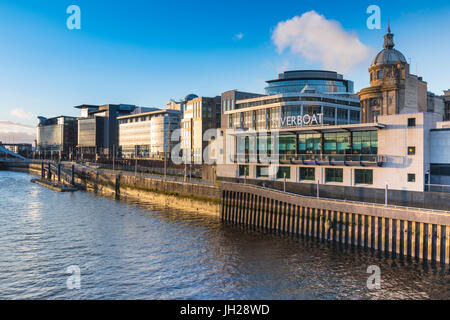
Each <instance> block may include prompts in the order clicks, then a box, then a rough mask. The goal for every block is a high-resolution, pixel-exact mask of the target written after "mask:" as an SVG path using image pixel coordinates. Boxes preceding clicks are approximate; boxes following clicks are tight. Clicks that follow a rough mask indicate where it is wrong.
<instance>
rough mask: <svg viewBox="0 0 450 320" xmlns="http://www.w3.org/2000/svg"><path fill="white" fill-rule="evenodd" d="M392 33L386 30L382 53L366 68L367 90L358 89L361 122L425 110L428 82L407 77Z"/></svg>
mask: <svg viewBox="0 0 450 320" xmlns="http://www.w3.org/2000/svg"><path fill="white" fill-rule="evenodd" d="M394 47H395V43H394V34H393V33H391V28H390V27H388V30H387V33H386V35H385V36H384V45H383V50H381V51H380V52H379V53H378V54H377V55H376V56H375V58H374V59H373V61H372V64H371V66H370V68H369V73H370V87H368V88H365V89H363V90H361V91H360V92H359V93H358V95H359V96H360V100H361V122H362V123H370V122H375V121H376V119H377V116H379V115H391V114H400V113H417V112H422V111H426V108H427V106H426V104H427V83H426V82H424V81H422V78H419V77H417V76H415V75H412V74H410V72H409V64H408V63H407V61H406V59H405V56H404V55H403V54H402V53H401V52H400V51H398V50H396V49H394Z"/></svg>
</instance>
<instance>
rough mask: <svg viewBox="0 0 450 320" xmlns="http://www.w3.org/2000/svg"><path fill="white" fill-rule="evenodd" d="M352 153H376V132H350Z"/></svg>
mask: <svg viewBox="0 0 450 320" xmlns="http://www.w3.org/2000/svg"><path fill="white" fill-rule="evenodd" d="M352 142H353V143H352V149H353V154H377V153H378V132H377V131H361V132H353V133H352Z"/></svg>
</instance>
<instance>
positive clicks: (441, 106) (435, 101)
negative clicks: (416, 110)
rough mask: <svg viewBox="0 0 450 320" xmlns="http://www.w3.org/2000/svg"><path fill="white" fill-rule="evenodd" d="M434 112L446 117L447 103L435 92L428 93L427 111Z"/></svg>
mask: <svg viewBox="0 0 450 320" xmlns="http://www.w3.org/2000/svg"><path fill="white" fill-rule="evenodd" d="M426 112H434V113H437V114H439V115H441V116H442V118H444V116H445V103H444V97H442V96H438V95H435V94H434V93H433V92H427V111H426Z"/></svg>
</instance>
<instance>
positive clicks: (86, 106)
mask: <svg viewBox="0 0 450 320" xmlns="http://www.w3.org/2000/svg"><path fill="white" fill-rule="evenodd" d="M74 108H75V109H85V108H100V106H96V105H92V104H81V105H79V106H75V107H74Z"/></svg>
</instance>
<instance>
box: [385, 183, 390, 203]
mask: <svg viewBox="0 0 450 320" xmlns="http://www.w3.org/2000/svg"><path fill="white" fill-rule="evenodd" d="M388 192H389V185H388V184H387V183H386V191H385V193H384V205H385V206H386V207H387V206H388Z"/></svg>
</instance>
